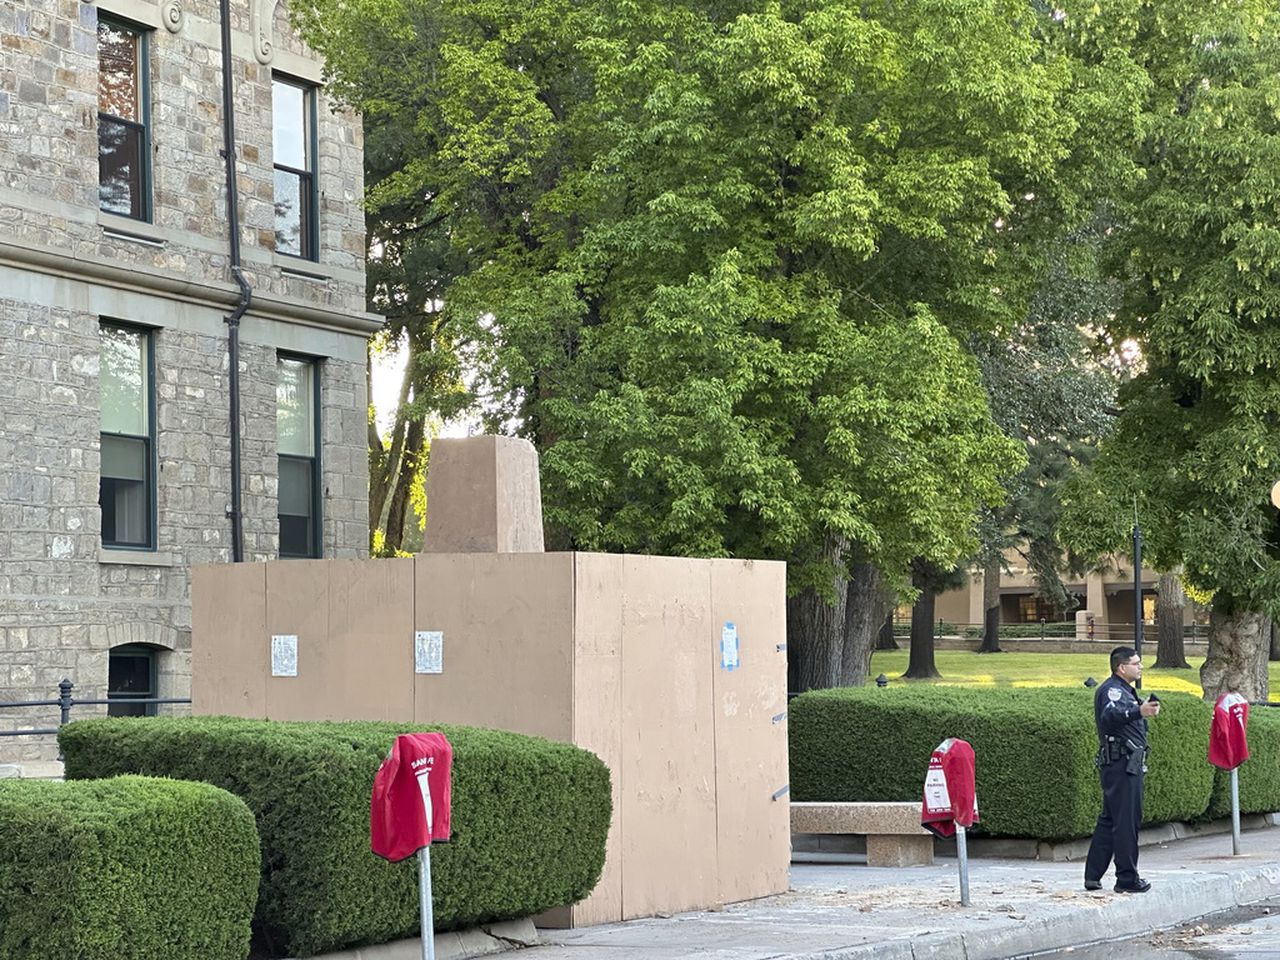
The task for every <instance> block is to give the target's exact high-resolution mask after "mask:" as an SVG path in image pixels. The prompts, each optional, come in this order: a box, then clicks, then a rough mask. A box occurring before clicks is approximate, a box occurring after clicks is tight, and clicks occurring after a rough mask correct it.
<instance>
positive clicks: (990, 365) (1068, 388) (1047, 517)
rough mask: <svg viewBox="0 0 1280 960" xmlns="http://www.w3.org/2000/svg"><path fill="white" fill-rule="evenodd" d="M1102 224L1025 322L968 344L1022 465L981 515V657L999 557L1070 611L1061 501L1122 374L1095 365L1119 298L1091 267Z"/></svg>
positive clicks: (992, 623) (1052, 274)
mask: <svg viewBox="0 0 1280 960" xmlns="http://www.w3.org/2000/svg"><path fill="white" fill-rule="evenodd" d="M1107 221H1108V218H1107V217H1106V216H1103V215H1098V216H1095V217H1094V218H1092V219H1091V220H1090V221H1089V222H1088V223H1087V224H1086V225H1084V226H1083V227H1082V228H1081V229H1080V230H1079V231H1077V232H1076V234H1074V235H1073V236H1071V237H1069V238H1067V240H1066V242H1064V243H1063V244H1062V245H1061V246H1060V247H1059V249H1058V250H1057V251H1056V252H1055V253H1054V254H1053V255H1052V256H1051V257H1050V260H1049V268H1048V270H1047V271H1046V274H1045V277H1044V280H1043V283H1042V285H1041V287H1040V289H1039V290H1038V291H1037V293H1036V295H1035V297H1034V298H1033V299H1032V302H1031V308H1030V310H1029V311H1028V314H1027V317H1026V319H1025V320H1024V321H1023V322H1021V323H1019V324H1018V325H1017V326H1016V327H1015V328H1014V329H1012V330H1006V331H1000V332H998V333H997V334H995V335H985V336H979V337H977V338H975V342H974V355H975V356H976V358H977V360H978V365H979V367H980V369H981V371H982V379H983V383H984V385H985V386H986V388H987V393H988V396H989V397H990V402H991V410H992V415H993V416H994V418H995V420H996V423H997V424H999V426H1000V428H1001V429H1002V430H1003V431H1004V432H1005V434H1006V435H1007V436H1009V437H1011V438H1013V439H1015V440H1017V441H1018V442H1019V443H1020V444H1021V445H1022V446H1023V448H1024V450H1025V452H1026V456H1027V465H1026V467H1025V468H1024V469H1023V470H1022V472H1020V473H1019V474H1017V475H1016V476H1014V477H1012V478H1010V480H1009V481H1008V482H1007V485H1006V486H1007V490H1008V498H1007V500H1006V501H1005V502H1004V503H1003V504H1002V505H999V506H996V507H992V508H989V509H988V510H987V511H986V512H985V514H984V515H983V517H982V518H981V523H980V524H979V540H980V542H981V548H980V551H979V553H978V555H977V558H976V560H977V563H978V565H980V566H981V567H982V569H983V595H984V604H983V606H984V610H985V617H984V625H983V626H984V629H983V641H982V647H981V650H982V652H985V653H994V652H998V651H999V650H1000V645H999V625H1000V579H1001V576H1002V573H1003V571H1004V563H1005V560H1004V557H1005V552H1006V551H1007V550H1016V551H1018V553H1019V554H1020V555H1021V557H1022V560H1023V562H1024V563H1025V564H1026V568H1027V569H1028V570H1029V571H1030V573H1031V575H1032V578H1033V580H1034V582H1035V584H1036V589H1037V591H1038V593H1039V595H1040V596H1041V597H1043V598H1044V599H1045V600H1046V601H1048V602H1049V603H1050V604H1052V605H1053V606H1055V607H1057V608H1058V609H1060V610H1069V609H1070V608H1071V601H1070V598H1069V597H1068V594H1067V591H1066V588H1065V586H1064V585H1063V583H1062V578H1061V571H1062V568H1063V566H1064V563H1065V565H1067V566H1073V565H1074V561H1075V558H1073V557H1072V556H1070V554H1069V551H1067V550H1066V549H1065V548H1064V546H1063V544H1062V543H1061V542H1060V540H1059V537H1058V520H1059V517H1060V515H1061V512H1062V503H1061V491H1062V488H1063V484H1064V483H1065V481H1066V480H1067V479H1068V478H1069V477H1070V476H1071V475H1072V474H1073V472H1074V471H1075V470H1076V469H1078V468H1079V467H1080V466H1081V465H1082V464H1085V463H1087V462H1089V460H1090V459H1092V456H1093V452H1094V450H1095V449H1096V446H1097V443H1098V442H1099V440H1101V438H1102V437H1103V436H1105V435H1106V433H1107V432H1108V431H1109V430H1110V428H1111V420H1112V417H1111V416H1110V414H1111V413H1113V412H1114V406H1115V399H1116V390H1117V388H1118V386H1119V383H1120V378H1119V376H1118V375H1117V374H1118V373H1119V372H1120V371H1117V370H1116V369H1115V367H1114V366H1113V365H1112V364H1110V363H1108V362H1106V360H1107V359H1108V358H1104V357H1100V356H1099V350H1098V342H1097V341H1098V339H1099V334H1100V332H1101V331H1103V330H1105V328H1106V324H1107V323H1108V322H1109V320H1110V317H1111V315H1112V314H1113V313H1114V311H1115V308H1116V305H1117V301H1118V296H1119V284H1117V283H1116V282H1114V281H1113V280H1111V279H1110V278H1108V277H1107V276H1106V275H1105V274H1104V273H1103V272H1102V270H1101V269H1100V267H1099V264H1098V253H1099V251H1100V249H1101V245H1102V239H1103V237H1104V235H1105V233H1106V227H1105V225H1104V224H1105V223H1106V222H1107Z"/></svg>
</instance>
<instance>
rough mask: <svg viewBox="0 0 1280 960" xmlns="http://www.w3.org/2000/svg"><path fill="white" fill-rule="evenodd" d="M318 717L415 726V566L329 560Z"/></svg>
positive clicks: (407, 561)
mask: <svg viewBox="0 0 1280 960" xmlns="http://www.w3.org/2000/svg"><path fill="white" fill-rule="evenodd" d="M322 663H323V664H324V665H325V666H326V667H328V668H329V672H328V673H327V674H326V675H325V676H324V678H323V685H324V686H323V699H324V701H325V702H324V704H323V706H322V715H323V716H324V717H325V718H327V719H333V720H405V721H407V720H412V719H413V560H411V559H403V558H402V559H395V560H392V559H385V560H332V561H330V563H329V633H328V641H327V643H326V655H325V657H324V659H323V661H322Z"/></svg>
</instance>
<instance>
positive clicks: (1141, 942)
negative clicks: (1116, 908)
mask: <svg viewBox="0 0 1280 960" xmlns="http://www.w3.org/2000/svg"><path fill="white" fill-rule="evenodd" d="M1117 957H1120V958H1123V960H1280V900H1269V901H1266V902H1265V903H1264V904H1261V905H1259V906H1255V907H1244V908H1242V909H1240V910H1235V911H1232V912H1231V913H1230V914H1226V915H1218V916H1215V917H1212V918H1207V919H1203V920H1199V921H1196V922H1194V923H1190V924H1183V925H1182V926H1180V927H1175V928H1173V929H1172V930H1161V931H1158V932H1156V933H1152V934H1145V935H1143V936H1141V937H1134V938H1130V939H1126V940H1121V941H1110V942H1107V943H1101V944H1097V945H1095V946H1085V947H1067V948H1066V949H1064V950H1060V951H1055V952H1053V953H1048V954H1041V955H1040V957H1038V958H1037V960H1115V958H1117Z"/></svg>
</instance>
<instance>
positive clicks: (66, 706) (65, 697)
mask: <svg viewBox="0 0 1280 960" xmlns="http://www.w3.org/2000/svg"><path fill="white" fill-rule="evenodd" d="M73 686H74V684H72V682H71V681H70V680H68V679H67V678H66V677H63V678H62V682H61V683H59V684H58V709H59V710H61V711H62V718H61V719H60V720H59V721H58V726H60V727H65V726H66V725H67V724H68V723H70V722H71V688H72V687H73Z"/></svg>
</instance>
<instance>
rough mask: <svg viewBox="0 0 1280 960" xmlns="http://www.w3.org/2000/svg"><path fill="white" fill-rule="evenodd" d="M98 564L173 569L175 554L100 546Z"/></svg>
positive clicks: (163, 551) (164, 551)
mask: <svg viewBox="0 0 1280 960" xmlns="http://www.w3.org/2000/svg"><path fill="white" fill-rule="evenodd" d="M98 563H101V564H120V565H122V566H129V567H172V566H173V564H174V560H173V554H172V553H169V551H167V550H129V549H117V548H115V547H104V546H101V545H99V546H98Z"/></svg>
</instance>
